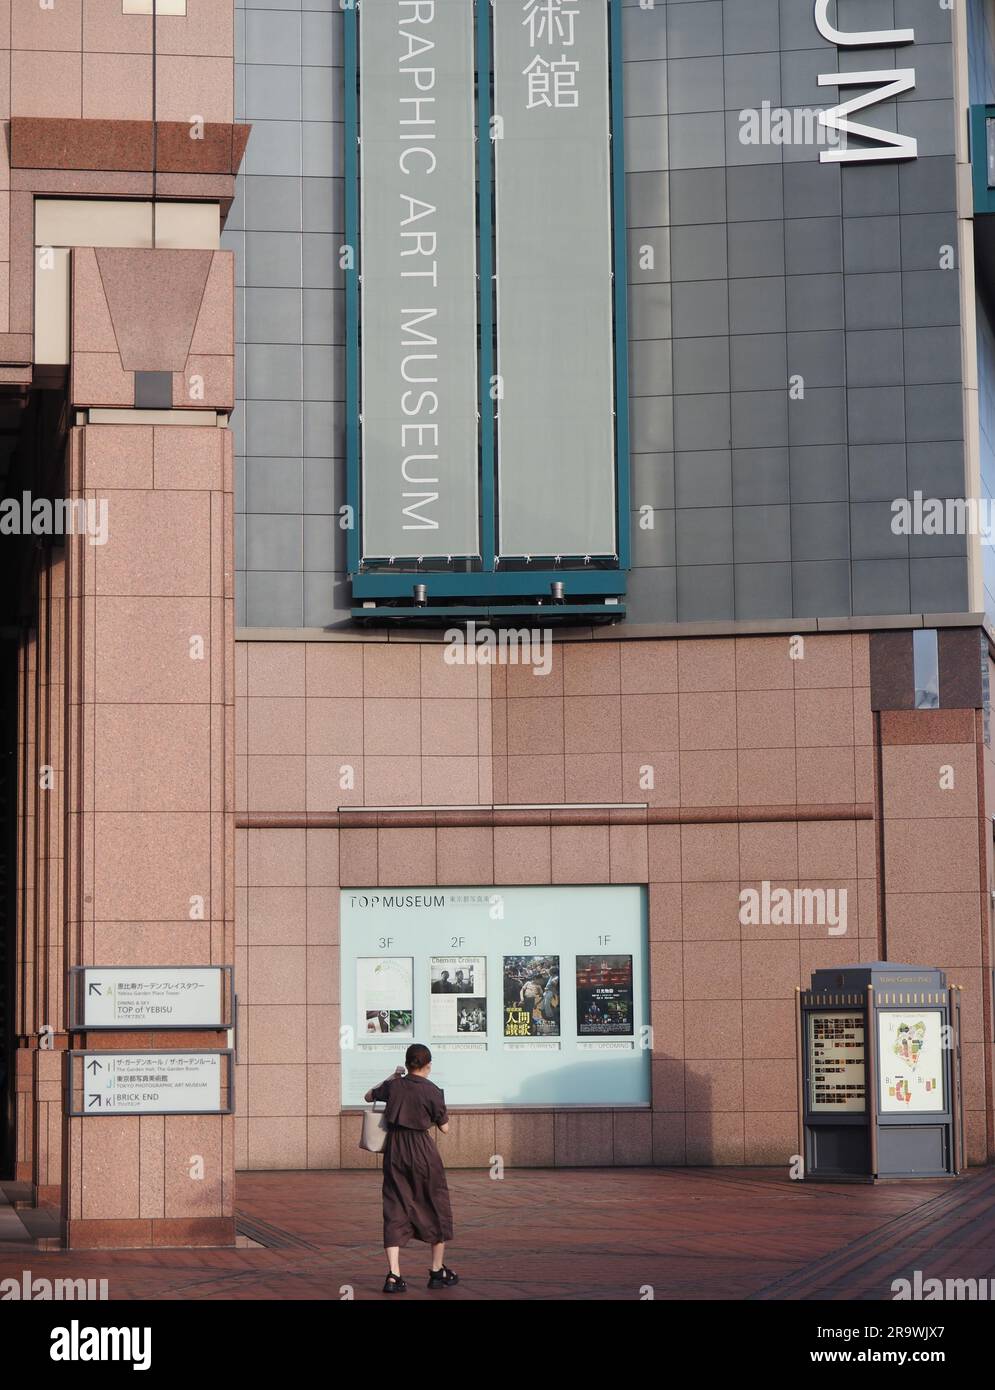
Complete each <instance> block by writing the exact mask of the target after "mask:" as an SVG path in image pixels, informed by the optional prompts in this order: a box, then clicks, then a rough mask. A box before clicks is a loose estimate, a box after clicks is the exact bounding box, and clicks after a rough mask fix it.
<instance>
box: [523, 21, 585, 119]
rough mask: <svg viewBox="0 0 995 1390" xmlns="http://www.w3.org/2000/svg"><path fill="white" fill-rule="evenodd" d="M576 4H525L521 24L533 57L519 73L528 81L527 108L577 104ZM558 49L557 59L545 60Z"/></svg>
mask: <svg viewBox="0 0 995 1390" xmlns="http://www.w3.org/2000/svg"><path fill="white" fill-rule="evenodd" d="M578 5H579V0H525V19H524V21H523V23H524V24H525V25H526V26H527V28H528V31H529V44H530V46H531V47H532V49H533V50H534V51H535V57H534V58H533V59H532V61H531V62H530V63H529V64H528V65H527V67H526V68H525V69H524V71H523V72H522V76H523V77H526V78H527V79H528V84H529V85H528V105H529V110H531V109H532V107H533V106H555V107H564V106H577V105H578V103H579V101H580V87H579V77H580V62H579V60H578V59H577V58H575V57H573V56H572V54H571V53H568V52H567V50H568V49H569V50H573V51H576V50H575V44H576V21H577V15H578V13H579V8H578ZM558 48H559V49H561V50H562V51H561V53H560V56H559V57H558V58H553V57H550V56H547V55H548V54H552V53H555V51H556V49H558Z"/></svg>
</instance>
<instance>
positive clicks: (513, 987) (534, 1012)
mask: <svg viewBox="0 0 995 1390" xmlns="http://www.w3.org/2000/svg"><path fill="white" fill-rule="evenodd" d="M504 1036H505V1037H506V1038H558V1037H559V1036H560V958H559V956H505V958H504Z"/></svg>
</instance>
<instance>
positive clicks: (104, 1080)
mask: <svg viewBox="0 0 995 1390" xmlns="http://www.w3.org/2000/svg"><path fill="white" fill-rule="evenodd" d="M80 1057H81V1059H82V1063H83V1113H84V1114H85V1115H107V1114H112V1115H124V1114H127V1115H149V1114H153V1115H154V1114H158V1113H161V1112H168V1113H170V1114H210V1113H217V1112H218V1111H220V1110H222V1109H223V1108H224V1107H223V1106H222V1104H221V1054H220V1053H217V1052H84V1053H81V1054H80Z"/></svg>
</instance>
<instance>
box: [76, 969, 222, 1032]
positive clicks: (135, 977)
mask: <svg viewBox="0 0 995 1390" xmlns="http://www.w3.org/2000/svg"><path fill="white" fill-rule="evenodd" d="M80 979H81V984H80V986H79V987H80V989H81V991H82V996H83V997H82V1008H81V1010H80V1013H81V1017H82V1024H83V1027H85V1028H225V1027H227V1023H226V1022H225V1018H224V992H223V981H224V972H223V971H222V970H221V969H219V967H218V966H176V967H173V966H169V967H163V968H161V969H159V968H152V967H148V968H135V967H132V966H91V967H87V969H86V970H84V971H83V972H82V974H81V976H80Z"/></svg>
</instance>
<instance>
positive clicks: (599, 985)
mask: <svg viewBox="0 0 995 1390" xmlns="http://www.w3.org/2000/svg"><path fill="white" fill-rule="evenodd" d="M577 1032H578V1033H579V1034H580V1036H581V1037H597V1036H600V1037H618V1036H631V1035H632V957H631V956H578V957H577Z"/></svg>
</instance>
